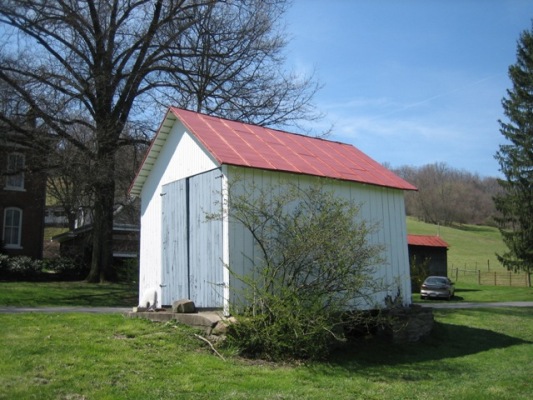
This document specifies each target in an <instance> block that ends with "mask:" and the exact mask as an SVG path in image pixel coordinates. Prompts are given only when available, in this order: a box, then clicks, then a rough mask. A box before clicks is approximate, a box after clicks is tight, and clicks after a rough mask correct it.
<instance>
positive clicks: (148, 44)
mask: <svg viewBox="0 0 533 400" xmlns="http://www.w3.org/2000/svg"><path fill="white" fill-rule="evenodd" d="M285 3H286V1H285V0H225V1H223V0H166V1H165V0H135V1H127V0H88V1H84V2H80V1H77V0H55V1H51V0H19V1H15V0H4V1H2V2H1V3H0V32H1V33H0V35H1V39H0V58H1V63H0V82H3V84H4V85H7V86H9V87H10V88H11V90H12V91H14V92H15V94H16V98H17V103H16V104H17V107H16V110H14V109H13V108H10V109H9V112H2V113H1V114H0V121H2V122H4V123H5V124H7V126H8V127H9V128H10V129H12V130H14V131H17V132H20V133H21V134H24V135H25V136H26V138H27V140H28V141H32V140H34V139H35V133H36V132H41V131H46V132H47V133H48V134H51V135H54V136H55V137H56V138H57V139H59V140H63V141H66V142H68V143H69V145H70V146H73V147H74V148H76V149H77V150H78V151H80V152H81V153H83V154H84V155H85V156H86V157H87V159H89V160H90V162H89V164H88V166H87V168H88V176H89V177H90V178H91V179H90V181H89V186H90V189H91V191H92V193H93V195H94V226H93V228H94V235H93V254H92V265H91V272H90V274H89V276H88V280H89V281H93V282H96V281H102V280H105V279H106V274H107V271H108V266H109V265H110V264H111V255H112V249H111V241H112V227H113V206H114V202H115V190H116V155H117V151H118V149H120V148H121V147H122V146H124V145H130V144H132V143H133V142H135V141H136V140H137V139H132V138H130V137H126V136H125V135H123V132H124V129H125V127H126V125H127V124H129V125H130V126H132V127H135V129H137V130H139V129H143V128H144V129H147V128H150V129H154V128H155V123H157V121H158V120H160V118H154V117H153V116H154V115H156V114H157V113H158V112H160V111H161V108H160V107H161V105H163V104H164V105H165V106H168V105H169V104H175V105H179V106H182V107H186V108H194V109H196V110H199V111H205V112H209V113H212V114H216V115H219V116H225V117H230V118H238V119H242V120H245V121H247V122H254V123H259V124H265V125H266V124H276V125H279V126H281V125H289V124H292V123H296V122H297V121H299V120H301V119H310V118H314V117H316V114H313V112H314V110H313V108H312V107H311V103H310V101H311V98H312V97H313V94H314V93H315V91H316V90H317V86H316V84H314V83H313V81H312V80H310V79H309V78H306V77H301V78H298V77H294V76H291V74H287V73H284V72H283V71H284V68H283V61H284V60H283V57H282V55H283V54H282V51H283V49H284V46H285V41H284V39H283V38H284V35H283V30H282V28H281V27H280V25H279V23H278V21H280V20H281V17H282V15H283V13H284V11H285V5H286V4H285ZM30 110H31V112H32V113H33V114H34V115H35V121H36V124H35V128H36V129H27V128H25V127H24V126H22V125H21V124H20V123H19V122H18V121H19V120H18V118H16V117H17V114H20V113H27V112H29V111H30ZM74 127H84V128H85V129H86V130H88V131H91V132H92V137H93V140H92V141H91V142H90V143H91V145H88V144H87V143H85V142H83V141H80V140H79V139H78V138H77V137H76V135H75V134H73V128H74ZM144 131H145V132H147V131H146V130H144Z"/></svg>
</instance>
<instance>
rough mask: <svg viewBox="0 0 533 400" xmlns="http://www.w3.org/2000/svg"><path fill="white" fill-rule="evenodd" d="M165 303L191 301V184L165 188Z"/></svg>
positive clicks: (163, 243) (177, 184)
mask: <svg viewBox="0 0 533 400" xmlns="http://www.w3.org/2000/svg"><path fill="white" fill-rule="evenodd" d="M162 189H163V191H162V193H161V194H162V196H161V197H162V199H163V206H162V213H161V226H162V256H161V258H162V269H161V302H162V305H172V303H173V302H174V301H175V300H179V299H186V298H188V297H189V285H188V260H187V258H188V257H187V255H188V254H187V180H186V179H181V180H179V181H176V182H172V183H169V184H167V185H164V186H163V188H162Z"/></svg>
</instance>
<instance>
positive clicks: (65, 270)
mask: <svg viewBox="0 0 533 400" xmlns="http://www.w3.org/2000/svg"><path fill="white" fill-rule="evenodd" d="M44 269H45V270H47V271H48V272H51V273H53V274H54V277H55V278H56V279H64V280H79V279H84V278H85V276H87V273H88V268H87V267H85V266H84V264H82V263H79V262H76V261H75V260H73V259H71V258H66V257H61V258H54V259H49V260H45V261H44Z"/></svg>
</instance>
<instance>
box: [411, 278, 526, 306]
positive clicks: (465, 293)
mask: <svg viewBox="0 0 533 400" xmlns="http://www.w3.org/2000/svg"><path fill="white" fill-rule="evenodd" d="M455 287H456V289H455V296H454V297H453V299H451V300H450V302H474V303H476V302H479V303H483V302H505V301H533V288H528V287H511V286H480V285H477V284H471V283H463V282H459V283H457V284H456V285H455ZM413 301H415V302H417V303H428V304H431V303H435V302H442V301H443V300H431V299H430V300H421V299H420V294H419V293H414V294H413Z"/></svg>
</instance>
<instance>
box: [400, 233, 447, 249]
mask: <svg viewBox="0 0 533 400" xmlns="http://www.w3.org/2000/svg"><path fill="white" fill-rule="evenodd" d="M407 244H408V245H411V246H428V247H446V248H448V247H450V246H449V245H448V243H446V242H445V241H444V240H442V238H441V237H440V236H428V235H407Z"/></svg>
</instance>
